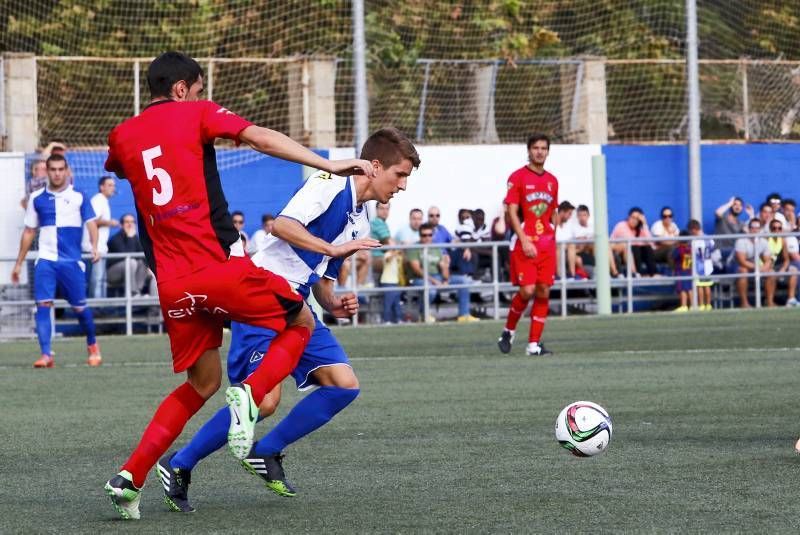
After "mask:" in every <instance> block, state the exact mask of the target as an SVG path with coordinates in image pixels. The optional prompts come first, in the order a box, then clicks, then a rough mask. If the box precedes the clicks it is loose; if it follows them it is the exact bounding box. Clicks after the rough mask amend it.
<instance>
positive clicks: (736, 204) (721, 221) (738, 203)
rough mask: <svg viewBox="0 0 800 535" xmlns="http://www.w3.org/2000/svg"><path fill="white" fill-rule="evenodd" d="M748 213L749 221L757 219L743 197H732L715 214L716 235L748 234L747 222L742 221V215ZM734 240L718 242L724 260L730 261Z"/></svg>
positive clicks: (726, 239) (728, 239) (727, 239)
mask: <svg viewBox="0 0 800 535" xmlns="http://www.w3.org/2000/svg"><path fill="white" fill-rule="evenodd" d="M745 212H746V215H747V218H748V220H750V219H753V217H755V212H754V211H753V207H752V206H750V205H749V204H748V205H747V207H745V205H744V201H743V200H742V199H741V197H731V198H730V199H728V202H726V203H725V204H723V205H722V206H720V207H719V208H717V209H716V211H715V212H714V234H743V233H745V232H747V222H746V221H742V215H743V214H744V213H745ZM734 243H735V240H734V238H725V239H721V240H717V244H718V246H719V248H720V251H721V252H722V256H723V259H724V260H725V261H728V260H729V259H730V257H731V254H732V253H733V247H734Z"/></svg>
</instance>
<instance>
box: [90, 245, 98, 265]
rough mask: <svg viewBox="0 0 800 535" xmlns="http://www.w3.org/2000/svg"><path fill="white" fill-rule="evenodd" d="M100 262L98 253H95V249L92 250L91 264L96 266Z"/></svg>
mask: <svg viewBox="0 0 800 535" xmlns="http://www.w3.org/2000/svg"><path fill="white" fill-rule="evenodd" d="M99 261H100V253H98V252H97V249H96V248H95V249H92V264H96V263H98V262H99Z"/></svg>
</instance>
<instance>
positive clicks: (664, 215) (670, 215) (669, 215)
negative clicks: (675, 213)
mask: <svg viewBox="0 0 800 535" xmlns="http://www.w3.org/2000/svg"><path fill="white" fill-rule="evenodd" d="M661 217H662V218H664V219H666V218H671V217H672V214H661Z"/></svg>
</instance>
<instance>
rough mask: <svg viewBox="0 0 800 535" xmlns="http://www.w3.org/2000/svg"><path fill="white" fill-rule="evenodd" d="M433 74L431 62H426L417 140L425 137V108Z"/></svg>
mask: <svg viewBox="0 0 800 535" xmlns="http://www.w3.org/2000/svg"><path fill="white" fill-rule="evenodd" d="M430 75H431V64H430V62H428V63H426V64H425V78H424V79H423V80H422V95H420V98H419V117H418V118H417V141H418V142H420V143H422V141H424V139H425V108H426V107H427V105H428V81H429V80H430Z"/></svg>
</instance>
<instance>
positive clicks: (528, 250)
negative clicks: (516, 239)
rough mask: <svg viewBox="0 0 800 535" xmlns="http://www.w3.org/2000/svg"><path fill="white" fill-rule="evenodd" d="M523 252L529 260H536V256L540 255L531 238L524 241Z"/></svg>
mask: <svg viewBox="0 0 800 535" xmlns="http://www.w3.org/2000/svg"><path fill="white" fill-rule="evenodd" d="M522 252H523V254H524V255H525V256H527V257H528V258H536V255H538V254H539V251H537V250H536V246H535V245H534V244H533V242H532V241H531V240H530V238H528V239H524V240H522Z"/></svg>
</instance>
